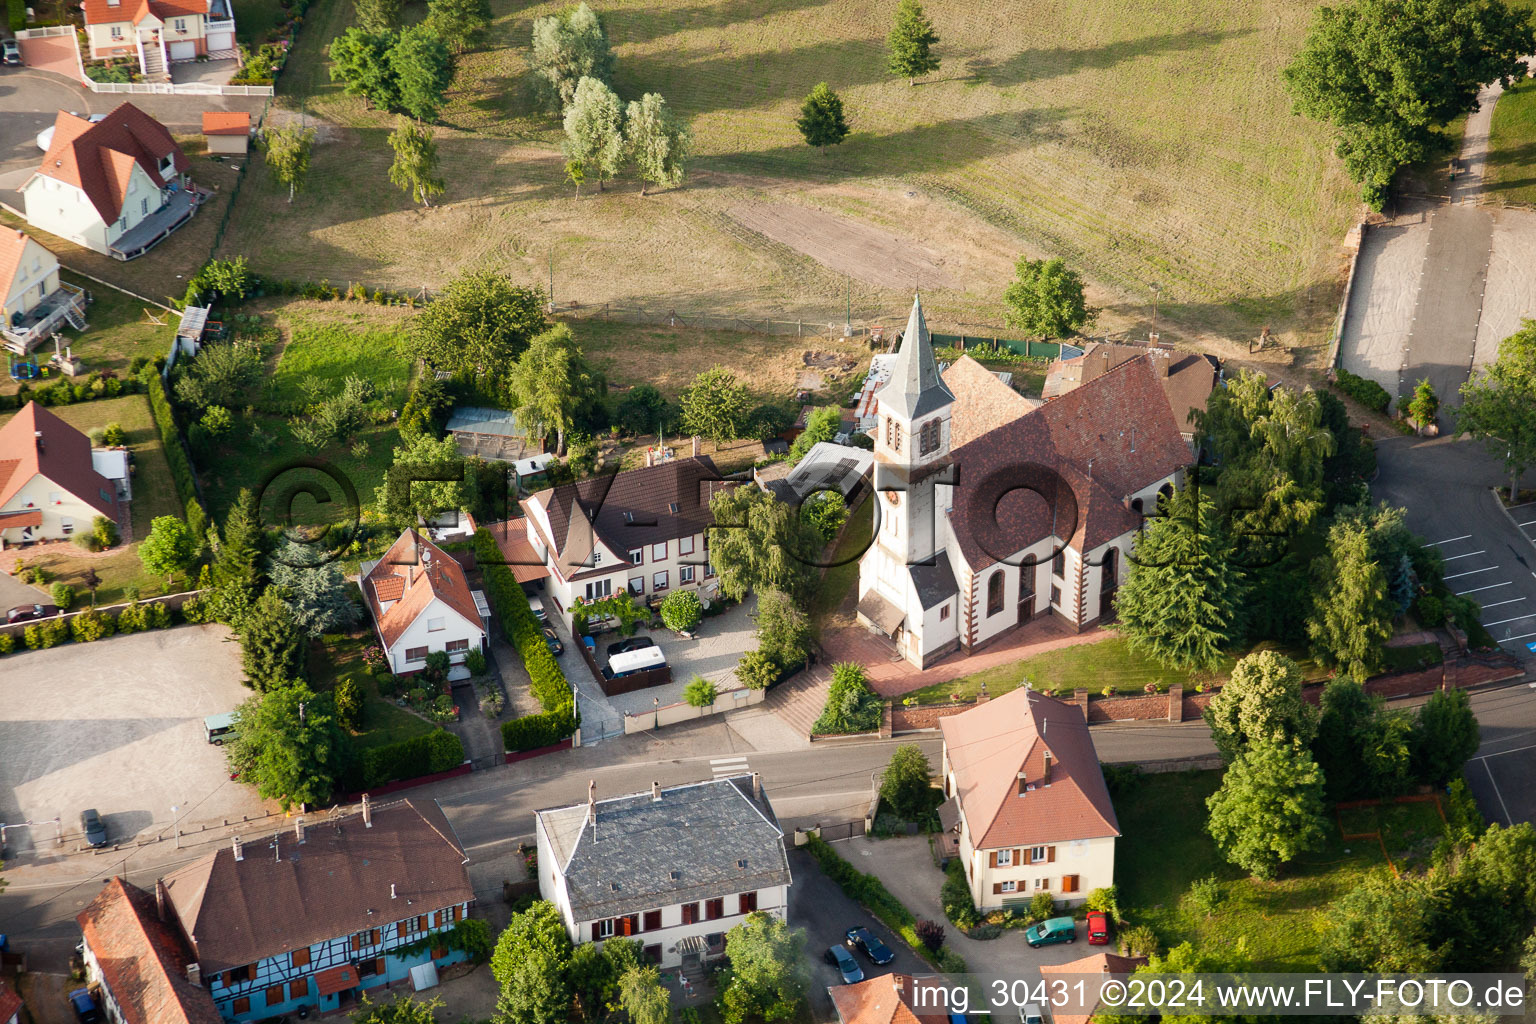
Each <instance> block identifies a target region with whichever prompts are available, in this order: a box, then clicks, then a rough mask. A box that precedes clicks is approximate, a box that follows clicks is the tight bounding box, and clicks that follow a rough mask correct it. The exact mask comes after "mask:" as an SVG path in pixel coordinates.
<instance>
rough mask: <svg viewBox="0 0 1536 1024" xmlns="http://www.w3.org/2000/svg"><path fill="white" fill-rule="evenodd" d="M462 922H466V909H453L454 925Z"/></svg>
mask: <svg viewBox="0 0 1536 1024" xmlns="http://www.w3.org/2000/svg"><path fill="white" fill-rule="evenodd" d="M462 920H464V908H463V907H454V908H453V923H454V924H458V923H459V922H460V921H462Z"/></svg>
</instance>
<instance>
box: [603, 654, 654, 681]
mask: <svg viewBox="0 0 1536 1024" xmlns="http://www.w3.org/2000/svg"><path fill="white" fill-rule="evenodd" d="M666 664H667V656H666V655H665V654H663V653H661V648H660V647H642V648H640V649H639V650H638V651H624V652H622V653H619V654H615V655H614V656H613V657H612V658H609V659H608V667H607V668H605V669H603V676H604V677H605V678H608V679H622V678H623V677H624V676H632V675H634V674H635V673H636V672H644V671H645V670H646V669H652V668H664V667H666Z"/></svg>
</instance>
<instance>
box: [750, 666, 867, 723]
mask: <svg viewBox="0 0 1536 1024" xmlns="http://www.w3.org/2000/svg"><path fill="white" fill-rule="evenodd" d="M738 671H739V669H738ZM880 714H881V704H880V698H879V696H877V695H876V694H875V691H873V690H871V689H870V688H869V682H868V681H867V679H866V678H865V676H864V667H863V666H862V665H859V664H857V663H855V662H851V661H845V662H841V663H839V664H836V665H833V666H832V685H831V687H829V688H828V690H827V703H826V706H825V707H823V708H822V711H821V717H820V718H818V719H816V724H815V725H813V726H811V732H812V733H813V734H815V735H823V734H830V733H860V732H874V731H875V730H876V729H878V728H880Z"/></svg>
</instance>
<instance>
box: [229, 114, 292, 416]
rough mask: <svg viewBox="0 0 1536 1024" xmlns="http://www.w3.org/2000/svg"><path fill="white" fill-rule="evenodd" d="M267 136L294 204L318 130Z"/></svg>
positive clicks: (270, 162)
mask: <svg viewBox="0 0 1536 1024" xmlns="http://www.w3.org/2000/svg"><path fill="white" fill-rule="evenodd" d="M265 138H266V157H267V167H269V168H270V169H271V171H272V177H273V178H274V179H276V180H277V183H278V184H279V185H287V186H288V201H289V202H290V203H291V202H293V194H294V193H295V192H297V191H299V190H300V189H302V188H303V187H304V179H305V177H306V176H307V175H308V174H309V150H310V146H311V144H313V143H314V141H315V130H314V129H313V128H299V127H297V126H294V125H290V126H289V127H287V128H269V129H267V131H266V132H265ZM215 408H217V407H215ZM210 411H211V410H210Z"/></svg>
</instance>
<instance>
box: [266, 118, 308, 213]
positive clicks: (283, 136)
mask: <svg viewBox="0 0 1536 1024" xmlns="http://www.w3.org/2000/svg"><path fill="white" fill-rule="evenodd" d="M263 136H264V141H265V149H264V150H263V152H264V153H265V154H266V158H267V167H268V168H269V169H270V170H271V172H272V177H273V179H275V180H276V181H277V183H278V184H279V185H287V186H288V201H289V202H290V203H291V202H293V194H294V193H295V192H297V191H299V190H300V189H302V188H303V187H304V181H305V179H306V178H307V177H308V176H309V151H310V148H311V147H312V146H313V145H314V141H315V130H314V129H313V128H300V127H299V126H297V125H289V126H288V127H286V128H268V129H266V131H265V132H264V133H263Z"/></svg>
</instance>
